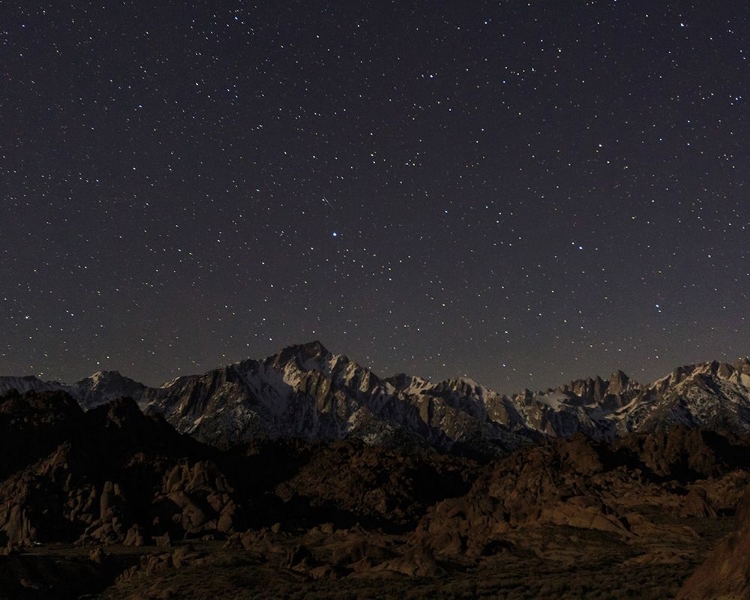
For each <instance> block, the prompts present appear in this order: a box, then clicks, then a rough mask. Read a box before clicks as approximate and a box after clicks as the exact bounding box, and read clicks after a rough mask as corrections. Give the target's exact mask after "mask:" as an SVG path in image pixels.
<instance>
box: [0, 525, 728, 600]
mask: <svg viewBox="0 0 750 600" xmlns="http://www.w3.org/2000/svg"><path fill="white" fill-rule="evenodd" d="M656 521H659V519H656V518H654V517H653V516H652V522H656ZM733 521H734V519H733V518H731V517H706V518H688V519H679V518H674V517H667V516H665V517H663V518H662V519H661V523H659V525H660V526H665V527H668V528H669V529H670V530H673V531H674V530H679V529H684V531H686V532H688V535H686V536H685V537H682V538H680V537H675V536H668V537H667V538H665V539H660V538H659V537H647V538H644V539H639V540H632V539H631V540H625V539H623V538H621V537H619V536H617V535H614V534H611V533H607V532H602V531H596V530H585V529H579V528H573V527H568V526H549V525H545V526H534V527H527V528H522V529H519V530H516V531H512V532H508V534H507V535H506V536H504V540H503V543H502V544H500V545H498V547H497V548H493V549H492V550H491V551H488V552H487V554H488V555H487V556H483V557H479V558H478V559H474V560H466V561H461V560H455V559H452V560H440V558H436V559H434V560H432V559H431V557H429V556H428V555H427V554H420V553H419V552H418V551H417V552H414V551H413V550H410V549H408V544H409V541H408V538H407V536H403V535H386V534H383V533H378V532H368V531H364V530H361V529H360V528H353V529H349V530H333V527H332V526H331V525H330V524H326V525H323V526H322V527H320V526H319V527H315V528H313V529H311V530H308V531H299V532H284V531H278V532H275V533H274V531H272V530H270V529H269V530H265V531H260V532H257V533H255V534H252V535H253V538H254V539H253V540H249V539H247V537H245V539H244V540H241V539H240V537H239V536H238V537H235V538H233V539H230V540H229V541H228V542H216V541H196V542H180V543H177V544H175V545H174V546H172V547H159V546H145V547H126V546H106V547H101V546H99V547H97V548H91V547H72V546H64V545H49V546H40V547H35V548H31V549H28V550H27V551H25V552H22V553H18V554H15V553H14V554H12V555H11V556H5V557H2V558H1V559H0V577H2V578H6V577H7V576H8V575H9V573H8V569H9V568H10V569H11V570H12V571H14V572H16V573H15V574H16V575H17V570H18V569H21V570H25V571H27V578H25V579H24V578H21V579H20V581H21V582H22V585H21V586H20V587H16V586H15V585H14V584H10V585H5V582H3V581H2V579H0V598H8V599H11V598H13V599H15V598H19V599H22V598H65V597H69V598H76V597H85V598H91V599H94V598H96V599H99V600H120V599H126V598H127V599H132V600H136V599H138V600H147V599H149V600H150V599H162V598H180V599H195V600H198V599H200V600H203V599H206V600H208V599H210V600H215V599H219V598H221V599H225V598H226V599H241V598H269V599H270V598H278V599H288V600H302V599H313V598H320V599H323V598H327V599H328V598H330V599H340V600H354V599H359V598H378V599H388V598H392V599H394V600H396V599H409V598H411V599H417V598H439V599H442V598H445V599H459V598H506V599H509V600H510V599H519V600H520V599H545V598H549V599H553V598H554V599H566V598H569V599H574V598H591V599H602V600H603V599H617V598H639V599H641V600H648V599H660V600H661V599H664V598H672V597H674V596H675V594H676V593H677V591H678V590H679V588H680V587H681V585H682V584H683V582H684V580H685V579H686V578H687V577H688V576H689V575H690V574H691V573H692V572H693V571H694V570H695V568H696V567H697V565H698V564H700V563H701V562H702V561H703V560H704V558H705V556H706V554H707V553H708V551H709V550H710V548H711V547H712V546H713V545H714V544H715V542H716V541H717V540H718V539H719V538H721V537H722V536H724V535H725V534H726V533H727V532H728V531H730V530H731V528H732V524H733ZM242 541H244V543H245V544H246V545H248V548H247V549H245V548H244V547H243V546H242ZM3 564H4V565H3ZM14 578H15V577H14ZM6 581H7V579H6ZM16 581H18V579H16ZM8 583H10V582H8ZM84 594H88V595H85V596H84Z"/></svg>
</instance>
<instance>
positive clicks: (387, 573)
mask: <svg viewBox="0 0 750 600" xmlns="http://www.w3.org/2000/svg"><path fill="white" fill-rule="evenodd" d="M393 439H397V438H393ZM402 441H403V440H402ZM749 467H750V446H749V445H748V444H747V443H745V441H744V440H743V439H742V437H741V436H737V435H735V434H730V433H729V432H722V431H707V430H699V429H688V428H685V427H683V426H680V425H677V426H674V427H672V428H668V429H667V428H662V429H659V430H658V431H654V432H650V433H634V434H630V435H626V436H621V437H618V438H617V439H615V440H614V441H612V442H610V441H604V440H592V439H591V438H590V437H586V436H585V435H583V434H581V433H579V434H577V435H575V436H573V437H572V438H547V439H543V440H541V441H539V442H538V443H535V444H526V445H524V446H522V447H521V448H520V449H517V450H515V451H513V452H508V453H506V454H505V455H504V456H488V455H486V454H482V453H479V454H472V453H467V452H464V451H463V450H461V448H460V447H457V448H456V449H454V451H453V452H441V451H438V450H436V449H434V448H433V447H431V446H429V445H425V444H420V443H413V444H405V443H394V444H391V445H387V446H384V445H372V444H367V443H365V441H363V440H362V439H359V438H351V439H345V440H338V441H336V440H334V441H310V440H295V439H280V440H272V439H255V440H251V441H247V442H244V443H241V444H237V445H233V446H231V447H229V448H224V449H219V448H217V447H214V446H210V445H206V444H204V443H202V442H199V441H197V440H196V439H194V438H193V437H190V436H188V435H185V434H181V433H178V432H177V431H176V430H175V429H174V428H173V427H172V426H171V425H170V424H169V423H168V422H167V421H166V420H165V419H164V418H163V417H162V416H160V415H158V414H144V413H143V412H142V411H141V410H140V409H139V407H138V405H137V404H136V402H135V401H134V400H132V399H129V398H120V399H116V400H112V401H110V402H107V403H103V404H100V405H99V406H97V407H95V408H93V409H91V410H88V411H84V410H83V409H82V408H81V407H80V405H79V403H78V402H77V401H76V400H74V399H73V398H72V397H71V396H70V395H68V394H67V393H65V392H62V391H29V392H27V393H25V394H20V393H18V392H16V391H10V392H8V393H6V394H5V395H4V396H2V397H0V546H2V547H3V548H5V550H4V551H3V553H2V555H0V598H8V599H15V598H20V599H25V598H30V599H31V598H33V599H42V598H79V597H81V596H83V595H88V596H87V597H97V598H133V599H135V598H216V597H221V598H224V597H227V598H247V597H264V598H265V597H278V598H303V597H310V598H314V597H321V598H323V597H326V598H328V597H333V598H336V597H340V598H352V597H374V596H375V595H377V596H378V597H384V598H387V597H393V598H402V597H413V598H416V597H426V596H429V597H436V598H461V597H482V596H486V597H505V598H566V597H567V598H580V597H590V598H617V597H623V598H625V597H632V596H634V595H638V596H639V597H642V598H665V597H673V596H675V595H676V594H678V592H679V594H680V596H679V597H681V598H682V597H684V598H717V597H727V598H735V597H737V598H740V597H746V595H747V593H748V589H750V588H748V584H747V576H746V574H747V573H748V572H750V567H748V564H747V560H746V557H747V555H748V552H747V551H746V546H747V543H748V540H750V535H748V531H750V528H748V523H750V520H748V518H747V516H748V515H749V514H750V511H748V509H747V507H748V506H750V503H748V501H747V500H744V501H743V500H742V498H743V494H744V493H745V489H746V488H747V486H748V483H750V470H748V468H749ZM738 507H739V510H738ZM735 522H736V523H737V525H738V527H737V529H736V531H734V533H731V535H730V536H729V537H728V538H726V539H725V540H723V541H721V542H719V543H718V545H717V542H718V541H719V539H720V538H721V537H722V536H723V535H725V534H727V533H729V532H730V530H731V529H732V527H733V524H734V523H735ZM712 548H713V550H712ZM707 556H708V559H707V560H706V562H705V563H704V564H703V565H702V566H700V567H699V569H698V571H696V572H695V574H694V575H693V576H692V577H691V574H692V573H693V571H695V569H696V568H698V566H699V565H700V563H701V562H703V561H704V559H706V557H707ZM634 569H637V573H638V576H637V577H635V576H634V575H633V573H634V572H635V571H633V570H634ZM685 580H687V582H686V583H685ZM683 583H684V585H685V587H684V588H683V589H682V591H680V588H681V587H682V586H683ZM721 594H724V596H721ZM743 594H744V595H743Z"/></svg>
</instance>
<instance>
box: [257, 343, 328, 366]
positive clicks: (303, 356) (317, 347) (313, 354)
mask: <svg viewBox="0 0 750 600" xmlns="http://www.w3.org/2000/svg"><path fill="white" fill-rule="evenodd" d="M330 356H331V353H330V352H329V351H328V349H327V348H326V347H325V346H324V345H323V344H322V343H321V342H320V340H313V341H311V342H307V343H305V344H295V345H292V346H287V347H286V348H284V349H282V350H281V351H280V352H278V353H277V354H275V355H274V356H273V357H269V358H273V359H274V362H276V363H286V362H289V361H290V360H294V359H297V360H298V361H299V362H300V363H302V364H304V363H305V362H307V361H309V360H315V359H318V360H325V359H327V358H328V357H330Z"/></svg>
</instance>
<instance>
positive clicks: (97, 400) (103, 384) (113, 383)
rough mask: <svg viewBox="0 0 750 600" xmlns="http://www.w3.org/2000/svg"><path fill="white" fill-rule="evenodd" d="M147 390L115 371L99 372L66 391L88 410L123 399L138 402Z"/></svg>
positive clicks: (140, 384)
mask: <svg viewBox="0 0 750 600" xmlns="http://www.w3.org/2000/svg"><path fill="white" fill-rule="evenodd" d="M147 389H148V388H147V387H146V386H145V385H143V384H142V383H139V382H137V381H134V380H133V379H130V378H128V377H123V376H122V375H120V373H118V372H117V371H99V372H97V373H94V374H93V375H92V376H91V377H86V378H85V379H82V380H81V381H79V382H78V383H75V384H74V385H72V386H71V389H70V390H67V391H68V393H69V394H71V395H72V396H73V397H74V398H76V399H77V400H78V402H79V403H80V404H81V406H83V407H84V408H86V409H89V408H94V407H96V406H99V405H100V404H104V403H105V402H109V401H110V400H115V399H117V398H123V397H127V398H132V399H133V400H135V401H136V402H140V401H141V398H142V397H143V394H144V392H145V391H146V390H147Z"/></svg>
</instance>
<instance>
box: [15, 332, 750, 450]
mask: <svg viewBox="0 0 750 600" xmlns="http://www.w3.org/2000/svg"><path fill="white" fill-rule="evenodd" d="M10 389H16V390H17V391H19V392H21V393H25V392H28V391H35V392H44V391H64V392H67V393H68V394H70V395H71V396H72V397H73V398H75V399H76V400H77V401H78V403H79V404H80V405H81V407H82V408H84V409H85V410H90V409H92V408H95V407H97V406H99V405H101V404H104V403H106V402H109V401H110V400H113V399H116V398H119V397H130V398H132V399H134V400H135V401H136V402H137V403H138V405H139V407H140V408H141V409H142V410H143V411H144V412H146V413H150V414H157V415H161V416H163V417H164V418H165V419H166V420H167V421H168V422H169V423H170V424H172V425H173V426H174V427H175V428H176V429H177V430H178V431H179V432H180V433H188V434H190V435H192V436H193V437H195V438H197V439H198V440H200V441H203V442H206V443H210V444H213V445H217V446H221V447H227V446H230V445H232V444H235V443H239V442H242V441H246V440H249V439H276V438H300V439H306V440H310V441H313V440H320V441H333V440H338V439H344V438H348V437H357V438H361V439H363V440H364V441H365V442H368V443H371V444H378V445H389V444H394V443H405V442H408V443H410V444H427V445H429V446H432V447H434V448H437V449H440V450H449V449H458V448H462V447H467V448H474V449H476V448H477V447H481V448H483V449H484V450H489V451H490V452H493V451H497V452H501V453H502V452H507V451H510V450H514V449H516V448H518V447H520V446H523V445H524V444H526V443H528V442H531V441H539V440H541V439H544V438H546V437H552V438H565V437H571V436H573V435H575V434H576V433H583V434H585V435H586V436H588V437H590V438H592V439H594V440H601V441H612V440H614V439H615V438H617V437H621V436H623V435H625V434H628V433H650V432H659V431H664V430H667V429H669V428H670V427H673V426H676V425H680V426H684V427H688V428H696V429H703V430H713V431H725V432H726V431H729V432H732V433H733V434H735V435H738V436H741V437H745V436H750V360H748V359H741V360H738V361H737V362H735V363H734V364H728V363H723V362H716V361H713V362H706V363H700V364H695V365H688V366H683V367H679V368H677V369H675V370H674V371H673V372H672V373H669V374H668V375H666V376H664V377H662V378H660V379H657V380H656V381H653V382H650V383H645V384H644V383H639V382H637V381H635V380H633V379H631V378H630V377H628V376H627V375H626V374H625V373H623V372H622V371H617V372H615V373H613V374H612V375H611V376H610V377H608V378H607V379H602V378H600V377H595V378H589V379H579V380H575V381H572V382H570V383H568V384H565V385H561V386H560V387H557V388H554V389H548V390H546V391H541V392H532V391H530V390H523V391H522V392H520V393H518V394H515V395H504V394H499V393H497V392H495V391H493V390H491V389H489V388H487V387H485V386H483V385H481V384H479V383H477V382H475V381H473V380H471V379H467V378H456V379H447V380H445V381H440V382H436V383H433V382H430V381H428V380H426V379H423V378H421V377H417V376H413V375H406V374H399V375H395V376H392V377H388V378H381V377H379V376H378V375H376V374H375V373H373V372H372V371H370V370H369V369H367V368H365V367H363V366H361V365H359V364H357V363H356V362H353V361H351V360H349V358H347V357H346V356H345V355H343V354H333V353H331V352H330V351H328V350H327V349H326V348H325V347H324V346H323V345H322V344H321V343H320V342H318V341H314V342H310V343H307V344H302V345H296V346H290V347H287V348H284V349H283V350H281V351H280V352H278V353H277V354H274V355H273V356H270V357H268V358H266V359H263V360H245V361H242V362H238V363H235V364H231V365H227V366H223V367H220V368H217V369H214V370H211V371H208V372H207V373H204V374H203V375H189V376H184V377H178V378H176V379H172V380H170V381H167V382H166V383H164V384H163V385H161V386H159V387H149V386H147V385H144V384H142V383H139V382H137V381H134V380H132V379H129V378H127V377H125V376H123V375H120V373H118V372H116V371H103V372H98V373H95V374H93V375H91V376H90V377H87V378H85V379H83V380H81V381H79V382H77V383H73V384H64V383H59V382H47V381H42V380H40V379H37V378H36V377H32V376H27V377H9V376H5V377H0V394H3V393H5V392H7V391H9V390H10Z"/></svg>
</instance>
